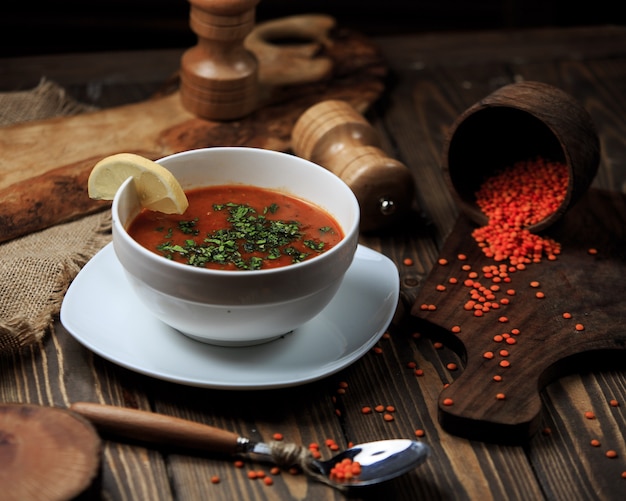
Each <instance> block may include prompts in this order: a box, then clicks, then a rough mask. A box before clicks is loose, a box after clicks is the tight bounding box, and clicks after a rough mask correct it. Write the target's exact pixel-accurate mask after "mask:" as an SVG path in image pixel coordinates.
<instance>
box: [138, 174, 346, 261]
mask: <svg viewBox="0 0 626 501" xmlns="http://www.w3.org/2000/svg"><path fill="white" fill-rule="evenodd" d="M186 194H187V198H188V200H189V207H188V208H187V210H186V211H185V213H184V214H164V213H161V212H154V211H150V210H147V209H143V210H142V211H141V212H140V213H139V215H138V216H137V217H136V218H135V219H134V220H133V221H132V222H131V224H130V226H129V227H128V233H129V234H130V235H131V236H132V237H133V238H134V239H135V240H136V241H137V242H139V243H140V244H141V245H143V246H144V247H146V248H147V249H149V250H151V251H153V252H155V253H157V254H160V255H162V256H165V257H166V258H169V259H172V260H174V261H178V262H180V263H185V264H190V265H193V266H199V267H204V268H211V269H218V270H258V269H266V268H276V267H279V266H286V265H289V264H293V263H298V262H300V261H305V260H307V259H310V258H312V257H315V256H317V255H319V254H321V253H322V252H325V251H327V250H328V249H330V248H332V247H333V246H334V245H336V244H337V242H339V241H340V240H341V239H342V238H343V231H342V230H341V227H340V226H339V224H338V223H337V221H335V219H334V218H333V217H332V216H331V215H330V214H328V213H327V212H326V211H324V210H323V209H321V208H320V207H318V206H316V205H314V204H312V203H309V202H306V201H304V200H302V199H299V198H296V197H294V196H290V195H287V194H285V193H281V192H279V191H273V190H268V189H264V188H258V187H254V186H243V185H226V186H207V187H204V188H196V189H192V190H188V191H186Z"/></svg>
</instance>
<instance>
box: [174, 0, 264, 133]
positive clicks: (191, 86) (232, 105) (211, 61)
mask: <svg viewBox="0 0 626 501" xmlns="http://www.w3.org/2000/svg"><path fill="white" fill-rule="evenodd" d="M259 1H260V0H189V3H190V4H191V10H190V15H189V20H190V27H191V29H192V31H193V32H194V33H196V34H197V35H198V44H197V45H196V46H195V47H192V48H190V49H188V50H187V51H186V52H185V53H184V54H183V56H182V58H181V68H180V96H181V101H182V104H183V106H184V107H185V108H186V109H187V110H188V111H190V112H191V113H193V114H194V115H196V116H198V117H200V118H205V119H207V120H217V121H220V120H233V119H237V118H241V117H244V116H246V115H248V114H250V113H251V112H252V111H254V109H255V108H256V107H257V100H258V97H257V94H258V62H257V59H256V57H255V55H254V54H253V53H252V52H250V51H248V50H247V49H246V48H245V47H244V39H245V38H246V36H247V35H248V34H249V33H250V32H251V31H252V29H253V28H254V22H255V14H256V13H255V8H256V5H257V4H258V3H259Z"/></svg>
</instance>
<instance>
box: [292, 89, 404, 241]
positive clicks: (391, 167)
mask: <svg viewBox="0 0 626 501" xmlns="http://www.w3.org/2000/svg"><path fill="white" fill-rule="evenodd" d="M292 148H293V151H294V153H295V154H296V155H298V156H300V157H302V158H305V159H307V160H310V161H312V162H314V163H317V164H319V165H321V166H322V167H324V168H326V169H328V170H330V171H331V172H333V173H334V174H336V175H337V176H339V177H340V178H341V179H343V181H344V182H345V183H346V184H347V185H348V186H349V187H350V188H351V189H352V191H353V192H354V194H355V196H356V198H357V200H358V201H359V204H360V206H361V230H363V231H370V230H377V229H381V228H383V227H385V226H388V225H390V224H391V223H393V222H395V221H397V220H398V219H399V218H400V217H402V216H403V215H405V214H406V213H407V212H408V211H409V210H410V208H411V204H412V201H413V195H414V192H415V185H414V181H413V177H412V176H411V172H410V171H409V169H408V168H407V167H406V166H405V165H404V164H402V163H401V162H399V161H397V160H394V159H393V158H390V157H389V156H388V155H387V154H386V153H385V152H384V151H383V150H382V148H381V146H380V141H379V138H378V136H377V134H376V131H375V130H374V128H373V127H372V126H371V125H370V124H369V123H368V121H367V120H366V119H365V118H364V117H363V116H362V115H361V114H360V113H359V112H358V111H357V110H355V109H354V108H353V107H352V106H351V105H350V104H349V103H347V102H345V101H339V100H327V101H322V102H320V103H318V104H315V105H313V106H312V107H310V108H309V109H307V110H306V111H305V112H304V113H303V114H302V115H301V116H300V117H299V118H298V120H297V122H296V124H295V125H294V128H293V131H292Z"/></svg>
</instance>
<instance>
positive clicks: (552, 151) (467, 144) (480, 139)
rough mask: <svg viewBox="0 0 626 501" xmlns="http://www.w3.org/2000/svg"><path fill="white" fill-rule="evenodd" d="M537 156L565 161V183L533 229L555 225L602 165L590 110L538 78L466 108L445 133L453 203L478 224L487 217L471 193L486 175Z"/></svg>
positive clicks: (445, 161) (446, 166) (446, 167)
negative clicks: (547, 213)
mask: <svg viewBox="0 0 626 501" xmlns="http://www.w3.org/2000/svg"><path fill="white" fill-rule="evenodd" d="M537 157H541V158H543V159H546V160H552V161H559V162H562V163H564V164H565V165H567V167H568V172H569V181H568V187H567V192H566V195H565V199H564V200H563V202H562V203H561V205H560V206H559V208H558V209H557V210H556V211H555V212H554V213H552V214H551V215H550V216H549V217H547V218H546V219H544V220H543V221H540V222H539V223H536V224H534V225H533V226H531V227H529V228H528V229H529V230H531V231H534V232H537V231H541V230H543V229H545V228H547V227H549V226H551V225H552V224H554V223H555V222H556V221H557V220H558V219H560V218H561V216H562V215H563V214H564V213H565V212H566V211H567V210H568V209H569V208H570V207H572V206H573V205H574V204H575V203H576V201H578V200H579V198H580V197H581V196H582V195H583V194H584V193H585V192H586V190H587V188H589V186H590V185H591V183H592V181H593V178H594V177H595V175H596V173H597V172H598V167H599V163H600V140H599V138H598V135H597V132H596V130H595V127H594V125H593V122H592V120H591V116H590V115H589V113H588V112H587V111H586V110H585V109H584V108H583V107H582V105H581V104H580V103H578V102H577V101H576V100H575V99H574V98H573V97H572V96H570V95H569V94H567V93H565V92H564V91H562V90H561V89H558V88H556V87H553V86H551V85H548V84H545V83H542V82H520V83H514V84H510V85H506V86H504V87H501V88H499V89H498V90H496V91H495V92H493V93H492V94H490V95H488V96H487V97H485V98H484V99H482V100H481V101H479V102H477V103H475V104H474V105H473V106H471V107H469V108H468V109H467V110H466V111H465V112H464V113H462V114H461V115H460V116H459V117H458V118H457V119H456V120H455V122H454V123H453V125H452V127H451V128H450V130H449V131H448V134H447V137H446V139H445V141H444V147H443V155H442V159H443V170H444V175H445V177H446V180H447V182H448V185H449V188H450V190H451V192H452V193H453V195H454V196H455V198H456V199H457V204H458V205H459V207H460V208H461V209H462V210H463V211H464V212H465V213H466V214H467V215H468V216H469V217H470V219H471V220H472V221H474V222H475V223H478V224H480V225H486V224H487V222H488V221H487V216H485V214H483V212H482V211H481V210H480V209H479V208H478V206H477V205H476V195H475V193H476V191H477V190H478V188H479V187H480V185H481V184H482V182H483V181H484V180H485V178H487V177H489V176H490V175H493V174H494V173H495V171H497V170H498V169H502V168H504V167H508V166H511V165H513V164H514V163H515V162H517V161H527V160H535V159H536V158H537Z"/></svg>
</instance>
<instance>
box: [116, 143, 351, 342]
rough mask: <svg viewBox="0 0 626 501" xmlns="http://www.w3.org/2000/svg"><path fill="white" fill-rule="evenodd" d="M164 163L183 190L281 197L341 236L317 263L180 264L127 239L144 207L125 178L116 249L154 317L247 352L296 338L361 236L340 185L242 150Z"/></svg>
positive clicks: (284, 160)
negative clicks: (300, 204)
mask: <svg viewBox="0 0 626 501" xmlns="http://www.w3.org/2000/svg"><path fill="white" fill-rule="evenodd" d="M158 163H160V164H161V165H163V166H165V167H166V168H167V169H168V170H170V171H171V172H172V173H173V174H174V175H175V176H176V178H177V179H178V180H179V182H180V183H181V185H182V186H183V188H184V189H189V188H194V187H202V186H210V185H221V184H245V185H254V186H260V187H264V188H272V189H277V190H283V191H285V192H287V193H289V194H292V195H295V196H297V197H300V198H303V199H305V200H308V201H310V202H313V203H314V204H316V205H318V206H320V207H322V208H324V209H326V211H327V212H329V213H330V214H331V215H333V216H334V217H335V219H336V220H337V222H338V223H339V224H340V226H341V227H342V229H343V232H344V235H345V236H344V238H343V239H342V240H341V242H339V243H338V244H337V245H336V246H334V247H333V248H331V249H329V250H328V251H326V252H324V253H322V254H320V255H319V256H316V257H314V258H312V259H310V260H307V261H303V262H301V263H297V264H292V265H289V266H285V267H280V268H274V269H266V270H250V271H248V270H247V271H224V270H211V269H207V268H198V267H194V266H190V265H187V264H182V263H177V262H174V261H172V260H169V259H167V258H165V257H162V256H159V255H157V254H156V253H154V252H151V251H149V250H148V249H146V248H144V247H143V246H141V245H140V244H139V243H137V242H136V241H135V240H134V239H133V238H132V237H130V236H129V234H128V233H127V231H126V227H127V225H128V224H129V223H130V221H132V219H133V218H134V217H135V216H136V215H137V214H138V213H139V211H140V209H141V207H140V205H139V201H138V198H137V194H136V191H135V189H134V185H133V184H132V183H131V182H130V180H128V181H126V182H125V183H124V184H123V185H122V186H121V187H120V189H119V190H118V192H117V193H116V195H115V198H114V200H113V206H112V216H113V246H114V248H115V252H116V254H117V257H118V259H119V261H120V263H121V264H122V266H123V268H124V270H125V272H126V275H127V277H128V279H129V281H130V283H131V284H132V286H133V289H134V291H135V292H136V293H137V295H138V296H139V298H140V299H141V300H142V302H143V303H144V304H145V305H146V306H147V307H148V309H149V310H150V311H151V312H152V313H153V314H154V315H155V316H156V317H157V318H159V319H160V320H162V321H163V322H165V323H166V324H168V325H170V326H171V327H173V328H175V329H177V330H178V331H180V332H182V333H183V334H186V335H187V336H190V337H192V338H194V339H197V340H199V341H203V342H206V343H211V344H218V345H225V346H248V345H254V344H259V343H263V342H267V341H269V340H272V339H274V338H277V337H280V336H282V335H284V334H286V333H289V332H291V331H293V330H294V329H296V328H297V327H299V326H301V325H302V324H304V323H306V322H307V321H309V320H310V319H312V318H313V317H314V316H315V315H317V314H318V313H319V312H320V311H321V310H322V309H324V307H325V306H326V305H327V304H328V303H329V302H330V301H331V300H332V299H333V297H334V296H335V293H336V292H337V290H338V289H339V286H340V285H341V282H342V280H343V277H344V275H345V273H346V271H347V270H348V268H349V267H350V264H351V263H352V260H353V258H354V254H355V252H356V248H357V244H358V234H359V204H358V202H357V199H356V197H355V196H354V194H353V193H352V191H351V190H350V188H349V187H348V186H347V185H346V184H345V183H344V182H343V181H342V180H341V179H340V178H339V177H337V176H336V175H335V174H333V173H331V172H329V171H328V170H326V169H324V168H322V167H320V166H319V165H316V164H314V163H312V162H309V161H307V160H304V159H302V158H300V157H297V156H294V155H289V154H286V153H280V152H275V151H270V150H264V149H258V148H246V147H215V148H203V149H198V150H191V151H185V152H182V153H177V154H174V155H170V156H168V157H165V158H162V159H161V160H158Z"/></svg>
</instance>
